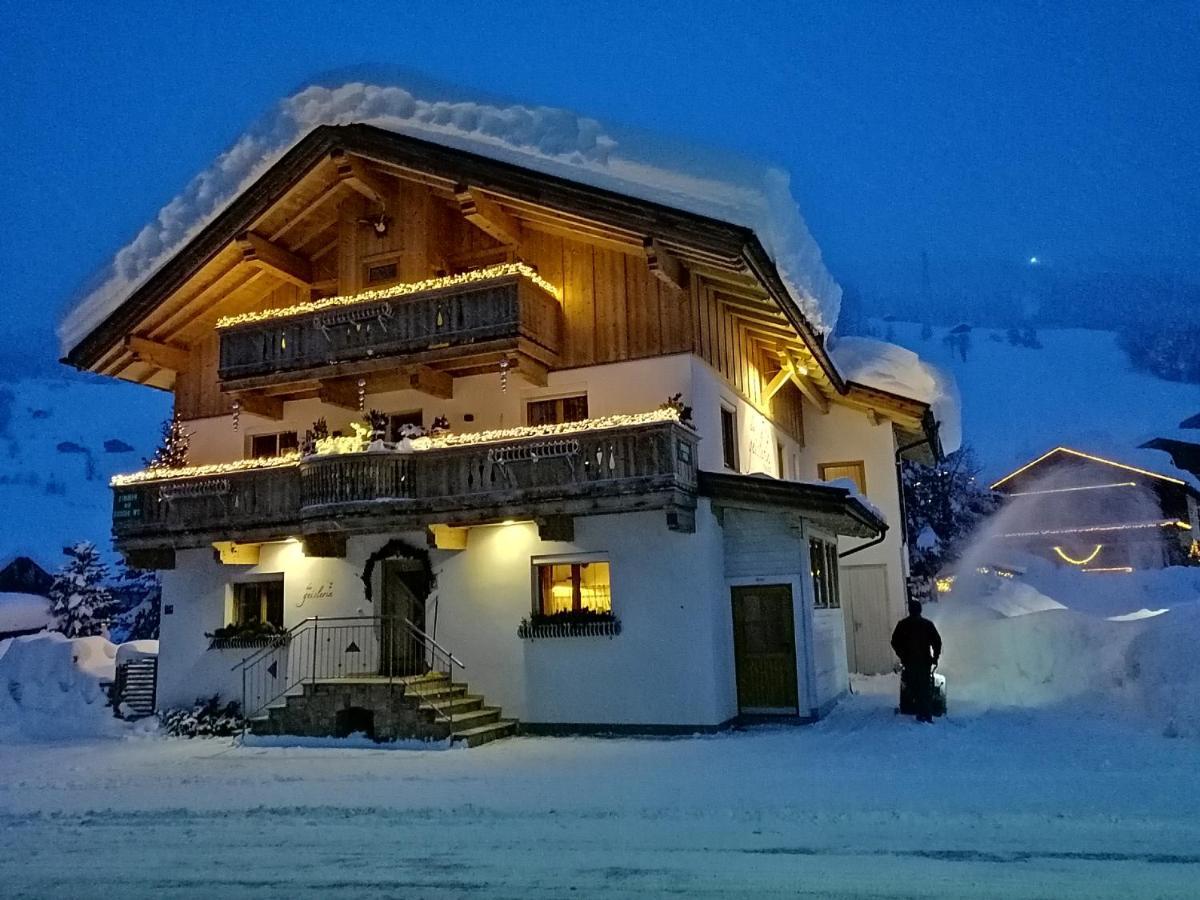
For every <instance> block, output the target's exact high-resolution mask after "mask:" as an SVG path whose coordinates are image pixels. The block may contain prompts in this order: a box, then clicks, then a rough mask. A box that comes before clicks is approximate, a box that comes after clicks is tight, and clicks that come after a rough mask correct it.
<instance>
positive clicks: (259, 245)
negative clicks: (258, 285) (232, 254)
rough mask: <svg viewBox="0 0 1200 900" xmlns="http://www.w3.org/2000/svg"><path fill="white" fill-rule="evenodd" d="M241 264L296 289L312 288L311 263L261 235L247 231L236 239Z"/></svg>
mask: <svg viewBox="0 0 1200 900" xmlns="http://www.w3.org/2000/svg"><path fill="white" fill-rule="evenodd" d="M237 245H238V249H239V250H241V252H242V262H243V263H245V264H246V265H249V266H251V267H253V268H256V269H261V270H262V271H264V272H267V273H269V274H271V275H274V276H275V277H276V278H280V279H282V280H284V281H286V282H288V283H289V284H294V285H296V287H300V288H304V289H305V290H308V289H309V288H311V287H312V280H313V279H312V263H311V262H309V261H308V260H307V259H305V258H304V257H303V256H300V255H299V254H296V253H292V252H291V251H290V250H288V249H286V248H284V247H282V246H280V245H279V244H275V243H272V242H271V241H269V240H267V239H266V238H265V237H263V236H262V235H261V234H255V233H254V232H253V231H247V232H245V233H243V234H240V235H238V237H237Z"/></svg>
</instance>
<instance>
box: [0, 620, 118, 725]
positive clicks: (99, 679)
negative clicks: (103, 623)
mask: <svg viewBox="0 0 1200 900" xmlns="http://www.w3.org/2000/svg"><path fill="white" fill-rule="evenodd" d="M116 654H117V646H116V645H115V644H113V643H111V642H110V641H106V640H105V639H104V638H101V637H88V638H75V639H71V638H68V637H65V636H63V635H61V634H58V633H57V632H48V633H45V634H35V635H29V636H26V637H18V638H12V639H10V640H7V641H4V642H2V643H0V743H11V742H21V741H53V740H61V739H65V738H79V737H104V736H115V735H118V734H121V733H122V732H123V731H125V730H127V728H128V726H127V725H126V724H125V723H124V722H121V721H120V720H118V719H115V718H114V717H113V711H112V708H111V707H109V706H108V697H107V695H106V693H105V688H104V685H105V684H106V683H107V682H110V681H111V680H112V677H113V668H114V665H115V660H116Z"/></svg>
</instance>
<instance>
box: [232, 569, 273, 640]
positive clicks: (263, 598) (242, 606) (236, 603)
mask: <svg viewBox="0 0 1200 900" xmlns="http://www.w3.org/2000/svg"><path fill="white" fill-rule="evenodd" d="M233 624H234V625H262V624H269V625H275V626H277V627H279V628H282V627H283V579H282V578H273V579H271V580H270V581H246V582H242V583H239V584H235V585H234V586H233Z"/></svg>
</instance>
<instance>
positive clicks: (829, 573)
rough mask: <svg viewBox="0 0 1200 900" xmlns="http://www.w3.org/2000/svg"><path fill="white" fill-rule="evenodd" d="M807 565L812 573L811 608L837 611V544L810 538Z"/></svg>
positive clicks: (838, 595) (838, 605)
mask: <svg viewBox="0 0 1200 900" xmlns="http://www.w3.org/2000/svg"><path fill="white" fill-rule="evenodd" d="M808 565H809V569H810V571H811V572H812V583H813V606H815V607H816V608H817V609H838V608H840V607H841V605H842V597H841V592H840V586H839V584H838V555H837V544H833V543H830V542H829V541H823V540H821V539H820V538H810V539H809V541H808Z"/></svg>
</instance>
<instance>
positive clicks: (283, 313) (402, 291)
mask: <svg viewBox="0 0 1200 900" xmlns="http://www.w3.org/2000/svg"><path fill="white" fill-rule="evenodd" d="M513 276H519V277H521V278H525V279H528V280H529V281H530V282H531V283H533V284H535V285H537V287H539V288H541V289H542V290H543V291H545V292H546V293H547V294H549V295H550V296H551V297H553V298H554V299H555V300H558V301H559V302H561V301H562V295H561V294H560V292H559V290H558V288H556V287H555V286H554V285H552V284H551V283H550V282H549V281H547V280H546V279H545V278H542V277H541V276H540V275H538V273H537V271H536V270H535V269H533V267H532V266H529V265H527V264H525V263H519V262H517V263H499V264H497V265H494V266H485V267H484V268H482V269H472V270H471V271H470V272H461V273H459V274H458V275H445V276H442V277H440V278H426V279H425V280H423V281H413V282H409V283H408V284H393V285H389V286H388V287H383V288H376V289H374V290H369V291H362V292H360V293H357V294H348V295H344V296H337V297H322V298H320V299H318V300H309V301H306V302H304V303H297V304H295V305H294V306H284V307H280V308H277V309H259V310H254V311H253V312H244V313H238V314H237V315H234V316H222V317H221V318H220V319H218V320H217V328H218V329H223V328H232V327H234V326H236V325H250V324H252V323H255V322H266V321H270V320H271V319H285V318H290V317H292V316H302V315H305V314H307V313H315V312H322V311H324V310H328V309H337V308H339V307H346V306H355V305H357V304H360V303H371V302H374V301H377V300H391V299H393V298H396V297H406V296H409V295H411V294H422V293H425V292H428V291H437V290H442V289H446V288H455V287H468V286H472V285H476V284H481V283H483V282H485V281H493V280H495V279H497V278H511V277H513Z"/></svg>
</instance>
